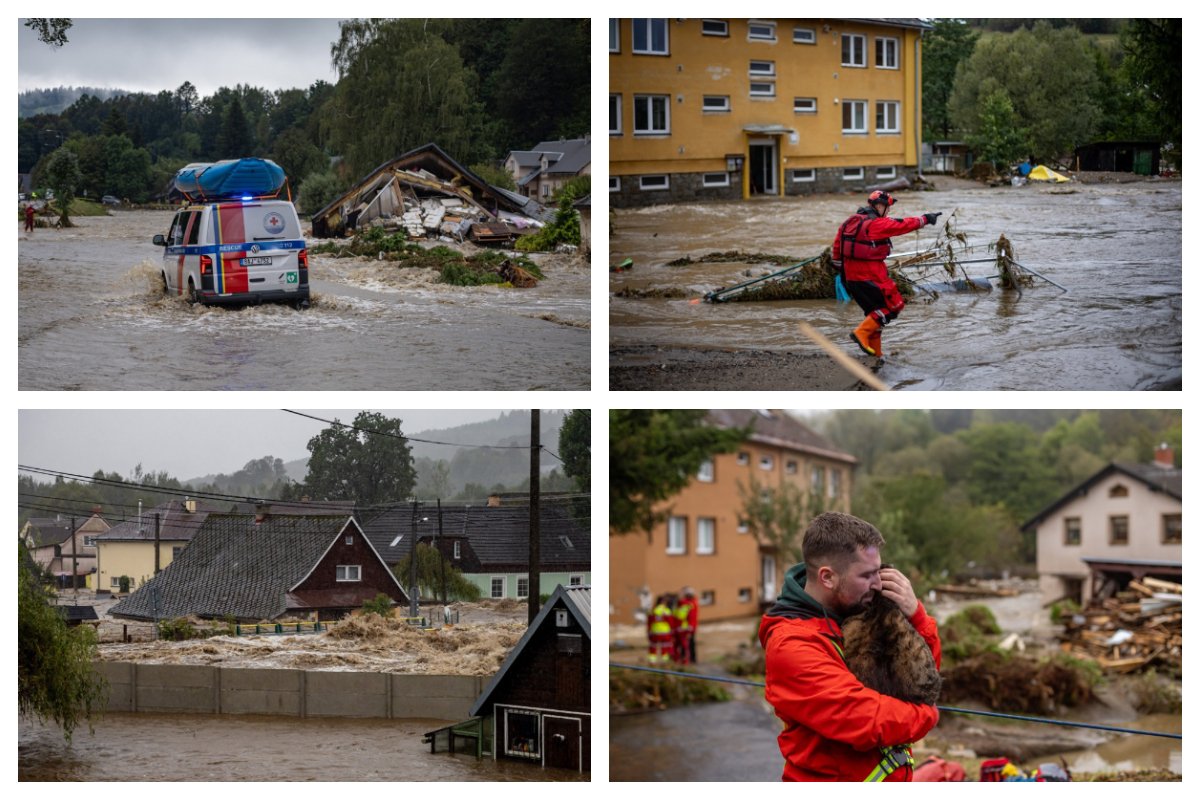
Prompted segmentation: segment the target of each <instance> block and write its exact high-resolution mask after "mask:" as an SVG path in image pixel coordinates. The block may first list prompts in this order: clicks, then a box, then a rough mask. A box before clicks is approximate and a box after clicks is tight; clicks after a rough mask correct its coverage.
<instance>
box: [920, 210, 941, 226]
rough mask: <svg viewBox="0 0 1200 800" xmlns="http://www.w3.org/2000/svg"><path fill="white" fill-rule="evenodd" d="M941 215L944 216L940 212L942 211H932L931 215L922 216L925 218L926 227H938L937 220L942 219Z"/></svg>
mask: <svg viewBox="0 0 1200 800" xmlns="http://www.w3.org/2000/svg"><path fill="white" fill-rule="evenodd" d="M941 215H942V212H940V211H931V212H930V213H928V214H922V215H921V216H922V217H923V218H924V220H925V224H926V225H936V224H937V218H938V217H940V216H941Z"/></svg>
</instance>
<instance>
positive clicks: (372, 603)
mask: <svg viewBox="0 0 1200 800" xmlns="http://www.w3.org/2000/svg"><path fill="white" fill-rule="evenodd" d="M362 610H363V613H364V614H378V615H379V616H381V617H390V616H391V615H392V598H390V597H388V596H387V595H386V594H384V593H383V592H380V593H379V594H377V595H375V599H374V600H364V601H363V604H362Z"/></svg>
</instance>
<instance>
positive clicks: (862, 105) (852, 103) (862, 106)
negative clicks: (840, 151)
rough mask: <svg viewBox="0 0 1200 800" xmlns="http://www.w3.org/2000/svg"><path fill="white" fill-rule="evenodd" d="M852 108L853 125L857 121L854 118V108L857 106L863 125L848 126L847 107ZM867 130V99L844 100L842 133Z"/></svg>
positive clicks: (864, 131)
mask: <svg viewBox="0 0 1200 800" xmlns="http://www.w3.org/2000/svg"><path fill="white" fill-rule="evenodd" d="M848 108H849V109H851V111H850V115H851V120H850V124H851V126H853V125H854V123H855V122H856V121H857V120H855V119H854V116H855V114H854V111H853V109H855V108H857V109H858V110H859V114H860V115H861V118H862V127H861V128H855V127H849V128H847V127H846V109H848ZM866 132H867V101H866V100H842V133H843V134H845V133H866Z"/></svg>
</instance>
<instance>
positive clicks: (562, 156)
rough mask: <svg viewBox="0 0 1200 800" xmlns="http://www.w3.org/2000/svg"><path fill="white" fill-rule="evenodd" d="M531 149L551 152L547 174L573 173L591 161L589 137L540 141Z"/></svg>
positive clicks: (539, 151)
mask: <svg viewBox="0 0 1200 800" xmlns="http://www.w3.org/2000/svg"><path fill="white" fill-rule="evenodd" d="M533 150H534V152H536V153H539V154H541V153H548V154H551V157H550V159H549V164H548V165H547V166H546V173H547V174H561V173H565V174H567V175H574V174H576V173H577V172H579V171H580V170H581V169H583V168H584V167H586V166H587V165H588V164H590V163H592V140H591V139H590V138H585V139H559V140H558V141H553V142H541V143H540V144H538V145H537V146H536V147H534V148H533Z"/></svg>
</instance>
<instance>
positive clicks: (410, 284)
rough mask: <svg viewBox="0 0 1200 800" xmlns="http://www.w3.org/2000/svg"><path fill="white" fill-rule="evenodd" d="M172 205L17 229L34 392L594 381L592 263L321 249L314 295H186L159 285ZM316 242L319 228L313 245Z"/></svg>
mask: <svg viewBox="0 0 1200 800" xmlns="http://www.w3.org/2000/svg"><path fill="white" fill-rule="evenodd" d="M170 219H171V213H170V212H169V211H117V212H113V214H112V215H111V216H108V217H80V218H78V219H77V220H75V221H76V222H77V223H78V226H79V227H77V228H72V229H68V230H61V231H56V230H48V229H44V228H39V229H38V230H37V231H36V232H35V233H33V234H22V235H21V236H20V237H19V239H18V247H17V252H18V259H17V265H18V279H19V283H18V285H19V322H18V353H19V355H18V367H19V388H20V389H23V390H29V389H33V390H125V389H139V390H154V389H183V390H214V389H217V390H219V389H235V390H332V389H348V390H396V391H436V390H514V391H518V390H530V389H548V390H568V389H587V388H589V386H590V380H589V373H590V354H589V347H590V345H589V341H590V331H589V327H590V305H591V302H590V297H591V288H590V278H589V274H590V269H589V268H588V266H587V264H586V262H585V261H584V260H583V259H582V258H578V257H574V256H571V257H566V256H553V257H546V258H543V257H541V256H537V257H535V258H536V259H538V260H539V263H540V264H541V265H542V269H543V272H544V273H545V275H546V280H544V281H542V282H541V284H540V285H539V286H537V287H536V288H533V289H500V288H497V287H455V286H447V285H441V284H435V283H433V273H432V271H430V270H417V269H410V270H399V269H396V268H395V267H394V266H389V265H388V263H387V262H378V261H368V260H357V259H334V258H329V257H322V256H313V257H312V259H311V261H310V264H311V270H310V280H311V288H312V293H313V295H314V298H315V302H314V303H313V307H312V308H310V309H307V310H304V311H296V310H294V309H292V308H290V307H288V306H284V305H265V306H257V307H248V308H242V309H225V308H216V307H213V308H205V307H202V306H189V305H188V304H187V303H186V302H185V301H184V300H182V299H180V298H167V297H164V296H162V295H161V294H160V293H159V291H158V289H159V284H158V276H159V271H160V264H161V256H162V250H161V248H159V247H156V246H155V245H153V244H151V241H150V240H151V238H152V237H153V236H154V234H156V233H163V232H165V230H166V227H167V225H168V224H169V222H170ZM317 243H319V240H315V241H310V245H312V244H317Z"/></svg>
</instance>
